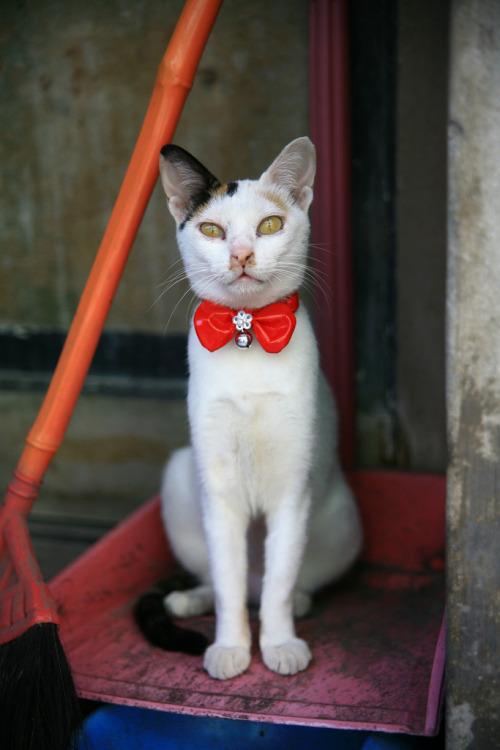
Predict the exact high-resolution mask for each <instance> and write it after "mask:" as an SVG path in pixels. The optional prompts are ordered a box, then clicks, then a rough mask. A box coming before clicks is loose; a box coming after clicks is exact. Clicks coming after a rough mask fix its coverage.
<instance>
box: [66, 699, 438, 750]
mask: <svg viewBox="0 0 500 750" xmlns="http://www.w3.org/2000/svg"><path fill="white" fill-rule="evenodd" d="M83 729H84V736H82V737H81V738H80V739H79V741H78V743H77V745H76V749H75V750H128V749H129V748H130V750H229V749H230V750H258V748H262V750H271V749H272V750H280V748H283V750H285V749H286V750H306V748H307V747H314V750H413V749H414V748H423V749H424V748H426V747H428V740H426V739H420V740H419V739H418V738H409V737H404V736H401V735H387V734H379V733H373V732H361V731H356V730H353V731H344V730H337V729H323V728H318V727H304V726H289V725H288V726H287V725H284V724H265V723H259V722H252V721H235V720H228V719H217V718H213V717H200V716H188V715H185V714H172V713H165V712H162V711H151V710H148V709H143V708H130V707H128V706H120V705H115V704H109V705H104V706H102V707H100V708H99V709H97V710H96V711H95V712H94V713H92V714H91V715H90V716H89V717H88V718H87V719H86V720H85V722H84V725H83Z"/></svg>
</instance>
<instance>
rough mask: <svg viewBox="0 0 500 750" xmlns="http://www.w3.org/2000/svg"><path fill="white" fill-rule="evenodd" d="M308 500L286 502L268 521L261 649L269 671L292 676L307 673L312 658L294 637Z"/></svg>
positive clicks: (309, 652)
mask: <svg viewBox="0 0 500 750" xmlns="http://www.w3.org/2000/svg"><path fill="white" fill-rule="evenodd" d="M309 502H310V498H309V496H308V495H307V494H306V495H304V496H303V497H302V498H300V500H298V502H297V501H294V500H288V501H287V502H283V503H282V505H281V506H280V507H279V508H278V510H277V511H275V512H274V513H273V514H272V516H271V517H270V518H268V535H267V538H266V570H265V576H264V582H263V590H262V600H261V608H260V619H261V629H260V648H261V652H262V658H263V660H264V663H265V665H266V666H267V667H268V669H271V670H272V671H273V672H278V673H279V674H283V675H293V674H296V673H297V672H301V671H302V670H304V669H306V667H307V666H308V664H309V662H310V661H311V658H312V655H311V651H310V649H309V646H308V645H307V643H306V642H305V641H304V640H302V639H301V638H297V636H296V635H295V626H294V620H293V610H294V589H295V584H296V581H297V578H298V574H299V570H300V564H301V560H302V555H303V551H304V548H305V543H306V528H307V515H308V509H309Z"/></svg>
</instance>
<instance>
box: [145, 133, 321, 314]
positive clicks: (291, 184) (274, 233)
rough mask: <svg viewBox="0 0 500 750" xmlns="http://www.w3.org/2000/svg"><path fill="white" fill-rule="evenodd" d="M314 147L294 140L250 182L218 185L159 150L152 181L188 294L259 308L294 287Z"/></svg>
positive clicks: (181, 156) (179, 154) (303, 249)
mask: <svg viewBox="0 0 500 750" xmlns="http://www.w3.org/2000/svg"><path fill="white" fill-rule="evenodd" d="M315 169H316V157H315V150H314V146H313V144H312V143H311V141H310V140H309V138H306V137H304V138H297V139H296V140H294V141H292V142H291V143H289V144H288V146H286V147H285V148H284V149H283V151H282V152H281V153H280V154H279V156H277V157H276V159H275V160H274V161H273V163H272V164H271V166H270V167H269V168H268V169H267V170H266V171H265V172H264V173H263V174H262V175H261V177H260V179H258V180H239V181H237V182H228V183H226V184H221V183H220V182H219V181H218V180H217V179H216V178H215V177H214V176H213V175H212V174H211V173H210V172H209V171H208V170H207V169H206V168H205V167H204V166H203V165H202V164H200V162H199V161H198V160H197V159H195V158H194V157H193V156H191V155H190V154H188V153H187V151H184V149H181V148H179V147H178V146H173V145H167V146H164V147H163V148H162V150H161V156H160V175H161V180H162V183H163V187H164V190H165V193H166V195H167V199H168V207H169V209H170V213H171V214H172V216H173V217H174V219H175V221H176V224H177V241H178V244H179V249H180V251H181V254H182V258H183V261H184V266H185V269H186V273H187V275H188V277H189V280H190V283H191V287H192V288H193V290H194V291H195V293H196V294H197V295H198V296H199V297H201V298H204V299H209V300H211V301H212V302H216V303H219V304H223V305H227V306H229V307H231V308H239V307H247V308H250V309H251V308H259V307H263V306H264V305H268V304H270V303H272V302H275V301H276V300H278V299H281V298H283V297H286V296H287V295H289V294H291V293H292V292H294V291H295V290H296V289H298V287H299V286H300V284H301V283H302V280H303V276H304V271H305V264H306V255H307V246H308V237H309V219H308V216H307V211H308V208H309V205H310V203H311V200H312V196H313V191H312V184H313V181H314V174H315Z"/></svg>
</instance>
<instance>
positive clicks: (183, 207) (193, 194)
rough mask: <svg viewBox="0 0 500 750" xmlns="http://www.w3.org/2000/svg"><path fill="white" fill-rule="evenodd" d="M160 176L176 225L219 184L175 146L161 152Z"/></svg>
mask: <svg viewBox="0 0 500 750" xmlns="http://www.w3.org/2000/svg"><path fill="white" fill-rule="evenodd" d="M160 177H161V181H162V184H163V189H164V190H165V194H166V196H167V200H168V207H169V209H170V213H171V214H172V216H173V217H174V219H175V221H176V222H177V225H180V224H182V223H183V222H184V221H185V220H186V218H188V217H189V216H190V215H191V214H192V213H193V211H195V209H196V208H197V207H198V206H199V205H201V204H202V203H206V201H207V200H208V199H209V198H210V195H211V194H212V192H213V191H214V189H215V188H216V187H218V185H219V184H220V183H219V181H218V180H217V178H216V177H214V176H213V174H212V173H211V172H209V171H208V169H205V167H204V166H203V164H201V163H200V162H199V161H198V160H197V159H195V158H194V156H191V154H189V153H188V152H187V151H185V150H184V149H183V148H180V146H173V145H172V144H168V145H166V146H163V148H162V150H161V152H160Z"/></svg>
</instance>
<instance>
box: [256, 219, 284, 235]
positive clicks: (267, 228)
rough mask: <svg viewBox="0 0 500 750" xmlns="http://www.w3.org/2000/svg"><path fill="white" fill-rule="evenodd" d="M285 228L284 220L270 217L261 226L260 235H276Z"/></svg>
mask: <svg viewBox="0 0 500 750" xmlns="http://www.w3.org/2000/svg"><path fill="white" fill-rule="evenodd" d="M282 226H283V220H282V219H280V217H279V216H268V217H267V219H264V221H262V222H261V223H260V224H259V234H275V233H276V232H279V230H280V229H281V227H282Z"/></svg>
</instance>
